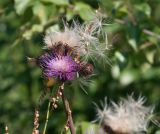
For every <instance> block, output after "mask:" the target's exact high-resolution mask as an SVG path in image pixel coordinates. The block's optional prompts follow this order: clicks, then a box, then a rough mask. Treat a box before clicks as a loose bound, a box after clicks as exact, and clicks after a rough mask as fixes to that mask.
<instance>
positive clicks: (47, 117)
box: [43, 101, 51, 134]
mask: <svg viewBox="0 0 160 134" xmlns="http://www.w3.org/2000/svg"><path fill="white" fill-rule="evenodd" d="M50 105H51V102H50V101H49V102H48V108H47V115H46V121H45V125H44V129H43V134H45V133H46V129H47V124H48V119H49V113H50Z"/></svg>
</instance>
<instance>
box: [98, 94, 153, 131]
mask: <svg viewBox="0 0 160 134" xmlns="http://www.w3.org/2000/svg"><path fill="white" fill-rule="evenodd" d="M144 102H145V100H144V98H143V97H139V98H138V100H134V99H133V97H132V96H129V97H128V98H127V99H123V100H121V101H120V102H119V103H118V104H116V103H114V102H112V103H111V106H107V104H106V102H105V104H104V106H103V109H102V110H101V109H100V108H97V120H99V121H100V123H101V124H102V126H103V128H104V129H105V130H106V131H107V132H110V133H111V134H133V133H137V134H139V133H140V132H143V131H146V130H147V126H148V123H149V116H150V115H151V114H152V108H150V107H145V106H143V104H144Z"/></svg>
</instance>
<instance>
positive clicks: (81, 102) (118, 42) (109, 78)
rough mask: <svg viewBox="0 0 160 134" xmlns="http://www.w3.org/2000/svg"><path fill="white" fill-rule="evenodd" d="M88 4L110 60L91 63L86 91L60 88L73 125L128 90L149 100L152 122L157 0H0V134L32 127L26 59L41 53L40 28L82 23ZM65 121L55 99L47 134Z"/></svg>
mask: <svg viewBox="0 0 160 134" xmlns="http://www.w3.org/2000/svg"><path fill="white" fill-rule="evenodd" d="M96 9H98V10H101V12H102V13H104V14H106V15H107V19H106V23H108V24H109V25H107V26H106V27H105V31H106V32H107V33H108V41H109V44H112V47H111V50H110V53H109V55H108V59H109V61H110V62H111V63H110V64H108V65H106V66H105V67H104V66H102V64H96V66H95V73H96V74H97V75H95V76H94V77H92V78H91V82H90V83H88V86H87V87H86V90H87V92H88V95H87V94H85V93H84V92H83V90H82V89H81V88H80V87H78V86H74V87H70V86H68V87H67V88H66V89H65V90H66V92H68V93H67V95H68V98H69V101H70V103H71V107H72V110H73V117H74V122H75V123H76V125H77V126H79V125H81V124H82V126H83V124H84V123H83V122H84V121H85V122H86V123H85V124H87V122H90V121H93V120H94V119H95V114H96V113H95V106H94V104H93V102H96V103H99V101H100V100H103V99H104V97H106V96H107V98H110V99H113V100H114V101H118V100H119V99H120V97H126V96H127V95H128V94H131V93H133V92H134V94H135V96H138V95H139V94H141V95H143V96H145V97H146V98H147V102H146V105H155V111H154V113H155V115H156V119H157V120H160V117H159V115H160V15H159V13H160V0H0V133H1V132H2V131H3V129H4V125H5V124H7V125H8V127H9V132H10V133H11V134H29V133H31V131H32V128H33V118H34V108H35V106H36V105H37V104H38V100H39V97H40V94H41V93H42V90H43V79H42V78H41V71H40V69H39V68H38V67H36V66H34V65H32V64H29V63H28V62H27V57H36V56H38V55H39V54H41V52H42V47H43V46H44V43H43V37H44V35H45V32H46V31H52V30H55V29H56V30H57V29H60V28H61V26H62V18H63V19H64V20H66V21H68V22H71V21H72V19H76V20H79V21H80V22H82V23H83V21H88V20H90V19H91V18H92V15H93V12H94V11H95V10H96ZM46 109H47V100H45V101H44V103H43V104H42V106H41V108H40V130H42V128H43V126H44V120H45V113H46ZM65 121H66V117H65V113H64V111H63V105H62V103H60V104H59V107H58V109H56V110H54V111H53V112H51V117H50V119H49V124H48V130H47V132H48V133H52V134H59V133H60V131H61V130H62V129H63V127H64V125H65ZM82 128H83V127H82ZM158 129H159V128H158V127H157V126H155V125H154V124H151V125H150V128H149V130H148V132H147V133H148V134H154V133H156V132H157V134H158ZM82 131H84V130H82ZM159 132H160V131H159Z"/></svg>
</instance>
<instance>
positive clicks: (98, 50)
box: [36, 18, 107, 82]
mask: <svg viewBox="0 0 160 134" xmlns="http://www.w3.org/2000/svg"><path fill="white" fill-rule="evenodd" d="M101 30H102V19H98V18H96V19H94V20H93V21H90V22H88V23H85V24H83V25H80V24H77V23H76V22H74V24H73V26H71V27H67V26H66V25H65V29H64V31H61V32H52V33H49V34H47V35H46V36H45V37H44V42H45V49H46V52H45V53H44V54H42V55H41V56H39V57H38V58H37V59H36V61H37V64H38V65H39V66H40V68H41V69H42V74H43V77H45V78H52V77H55V78H58V79H59V80H60V81H63V82H64V81H70V80H74V79H75V78H76V77H79V76H83V77H87V76H89V75H91V74H92V72H93V66H92V65H91V64H89V63H87V61H88V57H90V58H91V59H96V58H98V60H99V59H100V58H99V57H100V56H102V57H103V56H105V55H104V52H105V50H107V49H106V47H105V48H102V46H103V45H102V44H101V43H100V41H99V39H98V36H99V35H100V32H101Z"/></svg>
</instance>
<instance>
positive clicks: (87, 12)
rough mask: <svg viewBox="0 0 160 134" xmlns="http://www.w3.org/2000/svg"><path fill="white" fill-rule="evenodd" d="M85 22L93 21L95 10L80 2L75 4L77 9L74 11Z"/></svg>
mask: <svg viewBox="0 0 160 134" xmlns="http://www.w3.org/2000/svg"><path fill="white" fill-rule="evenodd" d="M74 10H75V11H76V12H77V13H78V14H79V15H80V17H81V18H82V19H83V20H91V19H93V18H94V16H95V15H94V12H93V9H92V8H91V7H90V6H89V5H87V4H85V3H82V2H78V3H76V4H75V9H74Z"/></svg>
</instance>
